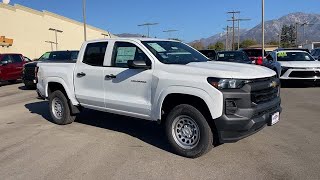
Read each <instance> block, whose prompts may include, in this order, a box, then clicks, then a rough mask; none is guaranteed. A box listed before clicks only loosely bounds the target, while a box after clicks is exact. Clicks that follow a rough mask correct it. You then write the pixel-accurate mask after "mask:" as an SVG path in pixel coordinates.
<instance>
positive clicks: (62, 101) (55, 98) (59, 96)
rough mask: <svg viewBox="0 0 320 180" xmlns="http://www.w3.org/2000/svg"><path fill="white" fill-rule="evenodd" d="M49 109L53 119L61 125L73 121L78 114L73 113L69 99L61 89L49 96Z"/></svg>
mask: <svg viewBox="0 0 320 180" xmlns="http://www.w3.org/2000/svg"><path fill="white" fill-rule="evenodd" d="M49 109H50V114H51V117H52V120H53V122H54V123H56V124H59V125H66V124H70V123H72V122H73V121H74V120H75V118H76V116H74V115H72V114H71V111H70V107H69V104H68V99H67V98H66V96H65V95H64V94H63V93H62V92H61V91H60V90H57V91H54V92H53V93H51V94H50V96H49Z"/></svg>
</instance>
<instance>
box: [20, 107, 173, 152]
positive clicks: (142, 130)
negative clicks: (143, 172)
mask: <svg viewBox="0 0 320 180" xmlns="http://www.w3.org/2000/svg"><path fill="white" fill-rule="evenodd" d="M25 107H26V108H27V109H28V110H29V111H30V112H31V113H35V114H38V115H41V116H42V117H43V118H44V119H46V120H47V121H49V122H51V123H52V121H51V117H50V112H49V109H48V102H47V101H40V102H35V103H30V104H26V105H25ZM76 122H77V123H81V124H85V125H89V126H94V127H99V128H104V129H107V130H112V131H117V132H121V133H125V134H128V135H130V136H132V137H136V138H138V139H140V140H142V141H144V142H146V143H148V144H150V145H153V146H155V147H157V148H160V149H162V150H165V151H169V152H171V150H170V147H169V145H168V143H167V140H166V138H165V133H164V129H163V127H162V126H160V125H158V124H157V123H155V122H152V121H146V120H140V119H136V118H130V117H126V116H120V115H115V114H110V113H105V112H100V111H95V110H89V109H85V110H83V111H82V112H81V113H80V114H79V115H78V116H77V118H76Z"/></svg>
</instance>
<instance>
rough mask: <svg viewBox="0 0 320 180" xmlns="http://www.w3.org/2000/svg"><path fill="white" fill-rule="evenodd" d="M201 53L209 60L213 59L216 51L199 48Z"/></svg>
mask: <svg viewBox="0 0 320 180" xmlns="http://www.w3.org/2000/svg"><path fill="white" fill-rule="evenodd" d="M199 52H201V53H202V54H203V55H205V56H206V57H207V58H209V59H211V60H215V59H216V56H217V52H216V51H215V50H212V49H206V50H199Z"/></svg>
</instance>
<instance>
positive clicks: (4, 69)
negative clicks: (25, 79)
mask: <svg viewBox="0 0 320 180" xmlns="http://www.w3.org/2000/svg"><path fill="white" fill-rule="evenodd" d="M24 64H25V60H24V58H23V56H22V55H21V54H15V53H9V54H0V82H2V81H9V82H10V83H15V82H16V81H17V80H18V79H21V75H22V69H23V65H24Z"/></svg>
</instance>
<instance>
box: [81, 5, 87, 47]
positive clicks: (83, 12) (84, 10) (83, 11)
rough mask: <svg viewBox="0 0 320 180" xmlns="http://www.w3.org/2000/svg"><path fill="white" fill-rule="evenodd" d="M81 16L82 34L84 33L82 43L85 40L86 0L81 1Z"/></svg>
mask: <svg viewBox="0 0 320 180" xmlns="http://www.w3.org/2000/svg"><path fill="white" fill-rule="evenodd" d="M82 14H83V33H84V41H86V40H87V24H86V18H87V17H86V0H82Z"/></svg>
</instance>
